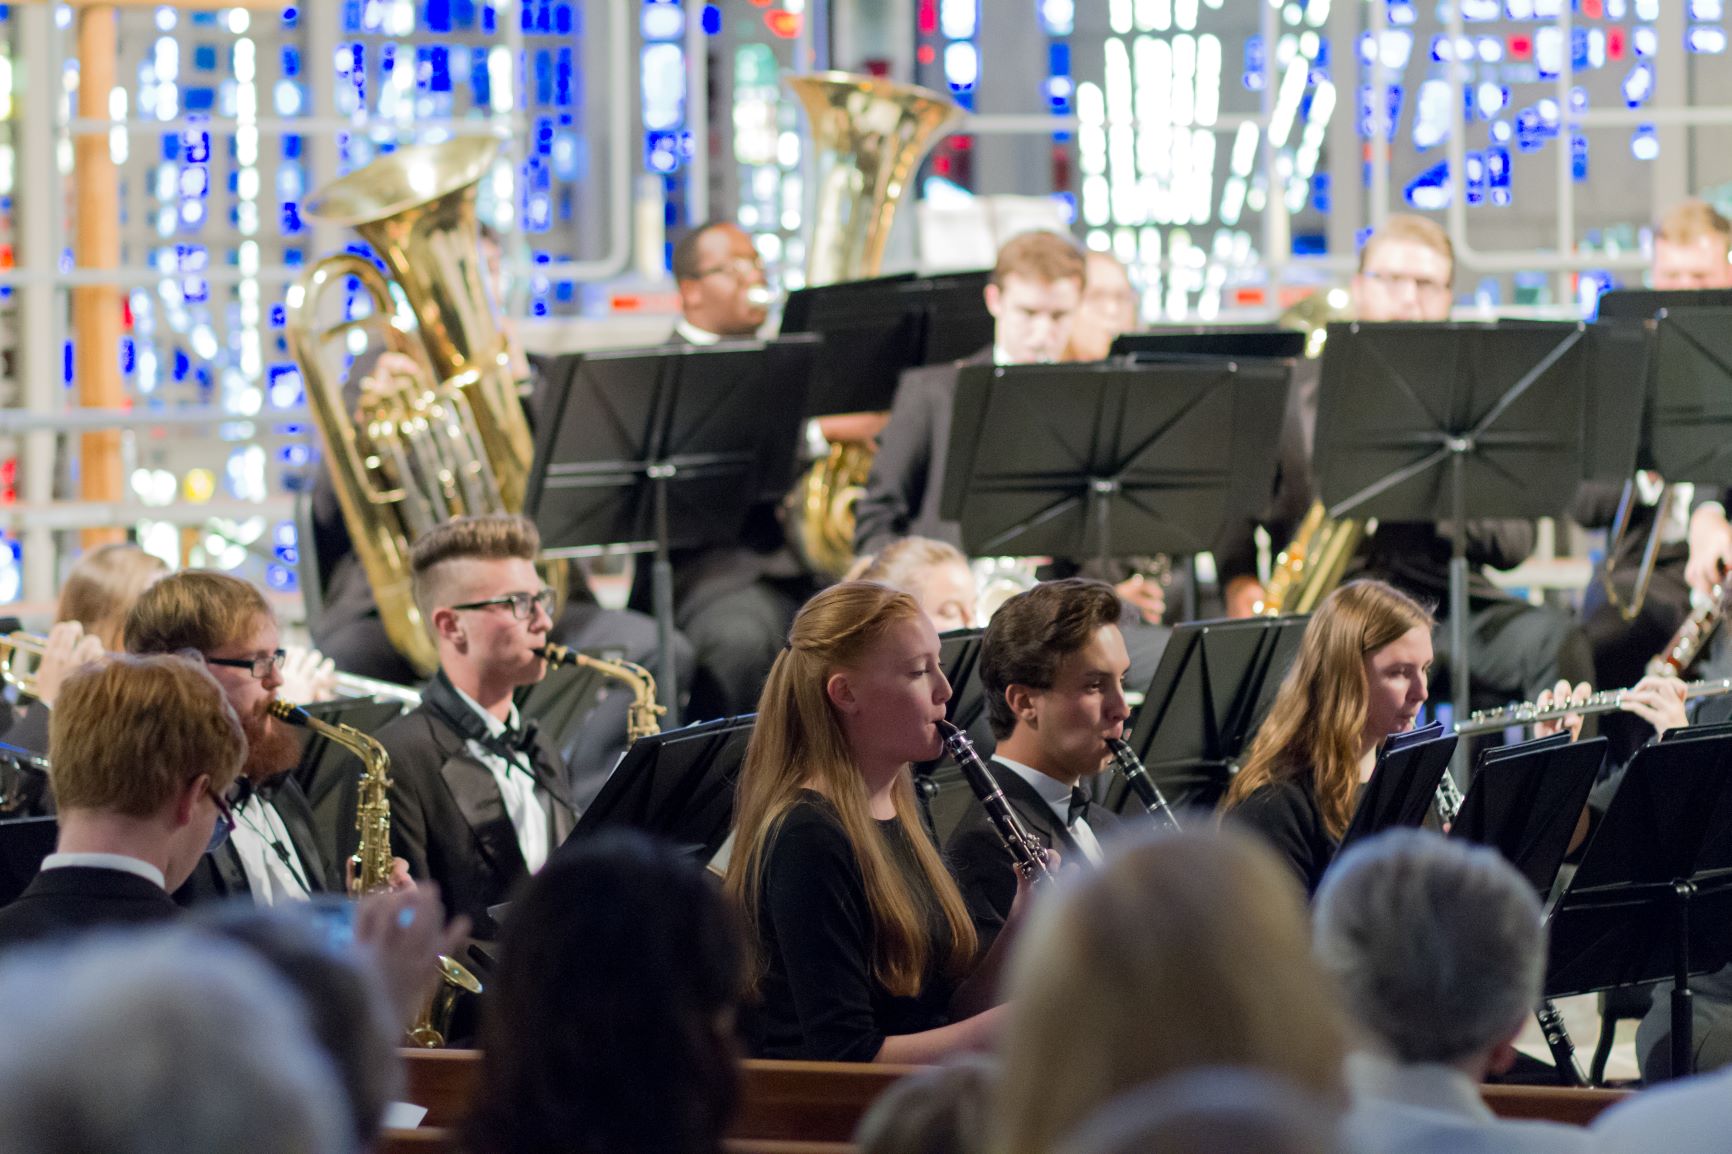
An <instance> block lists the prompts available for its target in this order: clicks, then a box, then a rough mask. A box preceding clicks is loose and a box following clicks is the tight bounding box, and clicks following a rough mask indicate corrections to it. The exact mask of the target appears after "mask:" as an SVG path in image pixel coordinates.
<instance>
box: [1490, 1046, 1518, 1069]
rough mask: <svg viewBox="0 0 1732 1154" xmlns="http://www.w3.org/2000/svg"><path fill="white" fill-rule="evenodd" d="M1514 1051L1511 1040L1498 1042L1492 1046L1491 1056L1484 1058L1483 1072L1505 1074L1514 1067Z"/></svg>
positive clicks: (1516, 1055)
mask: <svg viewBox="0 0 1732 1154" xmlns="http://www.w3.org/2000/svg"><path fill="white" fill-rule="evenodd" d="M1517 1057H1519V1055H1518V1054H1517V1052H1516V1048H1515V1044H1514V1043H1513V1042H1499V1043H1498V1044H1497V1045H1495V1046H1493V1047H1492V1050H1491V1057H1489V1058H1487V1059H1486V1063H1485V1072H1486V1073H1488V1074H1507V1073H1509V1072H1510V1071H1511V1070H1513V1069H1514V1068H1515V1064H1516V1058H1517Z"/></svg>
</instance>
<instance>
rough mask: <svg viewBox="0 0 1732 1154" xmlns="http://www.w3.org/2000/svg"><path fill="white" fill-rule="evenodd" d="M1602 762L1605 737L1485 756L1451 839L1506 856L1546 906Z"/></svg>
mask: <svg viewBox="0 0 1732 1154" xmlns="http://www.w3.org/2000/svg"><path fill="white" fill-rule="evenodd" d="M1605 759H1606V739H1605V738H1603V737H1599V738H1594V739H1593V740H1591V741H1571V740H1570V737H1569V734H1567V733H1560V734H1555V735H1553V736H1551V737H1542V738H1540V739H1539V740H1537V741H1527V742H1522V743H1521V744H1519V745H1508V746H1504V747H1502V748H1499V749H1492V750H1487V751H1486V752H1485V753H1484V754H1483V755H1482V756H1481V757H1480V760H1479V766H1478V767H1477V768H1476V769H1475V771H1474V776H1473V784H1472V785H1470V786H1469V787H1468V790H1467V796H1466V797H1464V798H1463V799H1462V803H1461V812H1459V813H1457V814H1456V815H1455V821H1454V822H1453V823H1452V824H1451V825H1450V828H1449V836H1450V837H1452V838H1457V839H1460V840H1462V841H1470V842H1473V843H1474V844H1476V845H1484V846H1490V847H1491V848H1493V849H1495V850H1497V851H1498V852H1499V853H1501V854H1503V856H1504V857H1505V858H1506V859H1508V861H1509V862H1510V864H1511V865H1513V866H1515V867H1516V869H1518V870H1520V871H1521V874H1522V876H1523V877H1525V878H1527V879H1528V882H1529V884H1531V885H1532V886H1533V887H1534V890H1535V891H1536V892H1537V893H1538V894H1539V895H1540V898H1541V899H1542V900H1544V899H1545V898H1547V897H1548V896H1549V895H1550V894H1551V892H1552V887H1553V886H1554V885H1556V884H1557V880H1558V871H1559V870H1561V869H1562V868H1563V864H1564V856H1565V855H1566V854H1567V853H1568V852H1569V847H1570V837H1571V836H1572V835H1573V834H1574V833H1575V829H1576V823H1577V821H1578V820H1579V819H1580V817H1581V813H1582V807H1583V806H1585V805H1587V803H1588V793H1589V791H1590V790H1592V789H1593V788H1594V778H1595V777H1596V776H1597V775H1598V774H1599V772H1600V766H1601V764H1602V763H1603V762H1604V761H1605Z"/></svg>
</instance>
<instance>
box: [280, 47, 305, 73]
mask: <svg viewBox="0 0 1732 1154" xmlns="http://www.w3.org/2000/svg"><path fill="white" fill-rule="evenodd" d="M300 74H301V50H300V49H299V48H296V47H295V46H294V45H293V44H285V45H283V75H284V76H299V75H300Z"/></svg>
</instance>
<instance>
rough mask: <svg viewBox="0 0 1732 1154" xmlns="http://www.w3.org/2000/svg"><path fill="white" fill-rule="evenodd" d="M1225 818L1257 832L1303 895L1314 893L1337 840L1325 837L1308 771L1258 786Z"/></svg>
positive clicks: (1320, 814) (1331, 859)
mask: <svg viewBox="0 0 1732 1154" xmlns="http://www.w3.org/2000/svg"><path fill="white" fill-rule="evenodd" d="M1227 817H1228V819H1229V820H1231V821H1232V822H1234V823H1235V824H1238V825H1241V826H1244V827H1245V828H1247V829H1252V830H1255V831H1257V833H1258V834H1259V835H1261V837H1262V838H1263V840H1264V841H1265V842H1267V843H1268V845H1269V848H1270V849H1272V850H1274V851H1275V852H1276V853H1277V854H1278V855H1280V857H1281V859H1282V860H1283V861H1285V862H1286V863H1287V864H1288V865H1290V866H1292V867H1293V872H1294V873H1295V874H1297V875H1298V876H1299V881H1300V883H1301V884H1302V885H1304V887H1305V892H1306V894H1307V895H1309V894H1314V893H1316V892H1317V885H1318V883H1319V882H1321V881H1322V880H1323V871H1324V870H1326V869H1328V868H1329V863H1330V862H1331V861H1333V860H1334V858H1335V851H1336V850H1337V849H1338V848H1339V847H1340V842H1339V841H1337V840H1336V839H1335V838H1333V837H1330V836H1329V830H1328V828H1327V827H1326V826H1325V825H1324V824H1323V812H1322V811H1321V810H1320V809H1318V808H1317V794H1316V792H1315V791H1314V790H1313V789H1312V788H1311V775H1310V774H1309V773H1305V774H1301V775H1299V776H1297V777H1289V778H1285V779H1283V780H1280V781H1272V782H1270V783H1269V784H1268V785H1264V786H1260V787H1258V788H1257V789H1256V790H1254V791H1253V792H1252V793H1251V795H1250V796H1249V797H1247V798H1246V799H1245V800H1244V801H1242V802H1240V803H1239V804H1238V805H1236V806H1234V807H1233V808H1232V809H1231V810H1229V811H1228V812H1227Z"/></svg>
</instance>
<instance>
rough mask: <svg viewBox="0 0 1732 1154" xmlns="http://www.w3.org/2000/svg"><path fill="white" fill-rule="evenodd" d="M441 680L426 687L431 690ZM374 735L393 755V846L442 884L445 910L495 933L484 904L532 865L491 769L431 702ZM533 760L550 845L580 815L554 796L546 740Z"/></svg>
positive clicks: (497, 899)
mask: <svg viewBox="0 0 1732 1154" xmlns="http://www.w3.org/2000/svg"><path fill="white" fill-rule="evenodd" d="M437 684H438V680H437V679H435V681H434V682H433V684H432V685H429V687H428V693H429V695H430V696H431V695H432V693H433V692H434V688H433V687H434V686H435V685H437ZM376 736H377V737H378V739H379V741H380V742H382V743H383V744H384V746H385V749H386V751H387V752H388V753H389V754H390V756H391V848H392V851H393V852H394V853H395V854H396V855H397V856H399V857H401V858H403V859H404V860H406V861H407V862H408V863H409V873H410V875H411V876H413V877H415V878H417V879H421V878H431V879H432V880H433V881H435V882H437V883H439V893H440V896H441V897H443V898H444V900H445V908H446V910H447V911H448V912H449V913H450V914H451V915H453V916H455V915H457V914H467V915H468V916H469V919H470V921H472V922H473V923H474V924H475V928H474V931H473V933H474V935H475V937H476V938H478V939H481V940H484V941H485V940H491V939H492V938H495V937H497V936H498V927H497V926H496V925H495V923H494V921H493V918H492V917H491V916H490V915H489V914H488V912H487V908H488V907H489V906H493V905H498V904H499V903H501V902H504V901H507V900H509V898H510V896H511V890H512V887H513V886H515V885H517V883H518V882H520V881H522V880H523V879H524V878H526V877H528V876H529V870H528V867H527V866H526V865H525V863H524V861H523V852H522V850H521V849H520V848H519V847H518V844H517V831H516V829H515V827H513V826H512V824H511V818H510V816H509V815H508V814H507V813H506V811H505V799H504V798H503V797H502V796H501V795H500V792H499V785H498V783H497V782H496V781H495V780H494V778H493V774H492V772H491V771H490V770H489V769H488V768H487V767H486V766H485V765H483V764H482V763H481V762H480V761H478V760H476V759H475V758H474V757H473V756H471V755H470V753H469V749H468V740H467V739H466V738H465V737H464V736H463V735H462V734H461V733H460V732H459V731H458V730H457V729H456V728H454V727H453V726H452V725H451V724H450V722H449V721H447V720H446V718H445V716H443V715H442V714H441V713H440V712H439V710H438V709H436V708H434V707H432V706H430V705H429V703H428V702H426V701H423V702H422V704H421V705H420V706H419V707H417V708H416V709H414V710H413V711H411V712H409V713H406V714H404V715H403V716H402V717H399V718H397V719H396V720H394V721H392V722H391V723H390V724H389V725H386V726H385V727H384V728H382V729H381V730H379V732H378V734H377V735H376ZM535 759H536V763H537V768H538V776H539V778H540V780H541V784H538V785H537V787H536V790H535V795H536V797H537V798H538V799H539V800H540V802H541V804H542V808H544V809H545V810H546V811H547V815H548V826H549V829H548V848H549V850H550V851H551V850H553V849H556V848H558V846H559V844H560V843H561V842H563V841H564V840H565V838H566V836H567V835H568V834H570V833H571V828H572V826H573V825H575V824H576V821H577V819H576V816H575V815H574V814H573V812H572V810H571V807H570V806H569V805H567V804H566V802H565V801H564V800H563V799H562V798H561V797H559V796H556V791H557V790H558V784H557V783H558V781H559V777H558V774H557V772H556V770H555V768H554V767H555V766H557V765H558V760H557V757H556V755H555V753H554V751H553V749H552V748H551V747H550V746H549V744H548V743H547V741H546V739H545V738H540V737H538V738H537V739H536V745H535ZM550 785H551V787H552V788H549V787H550Z"/></svg>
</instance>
